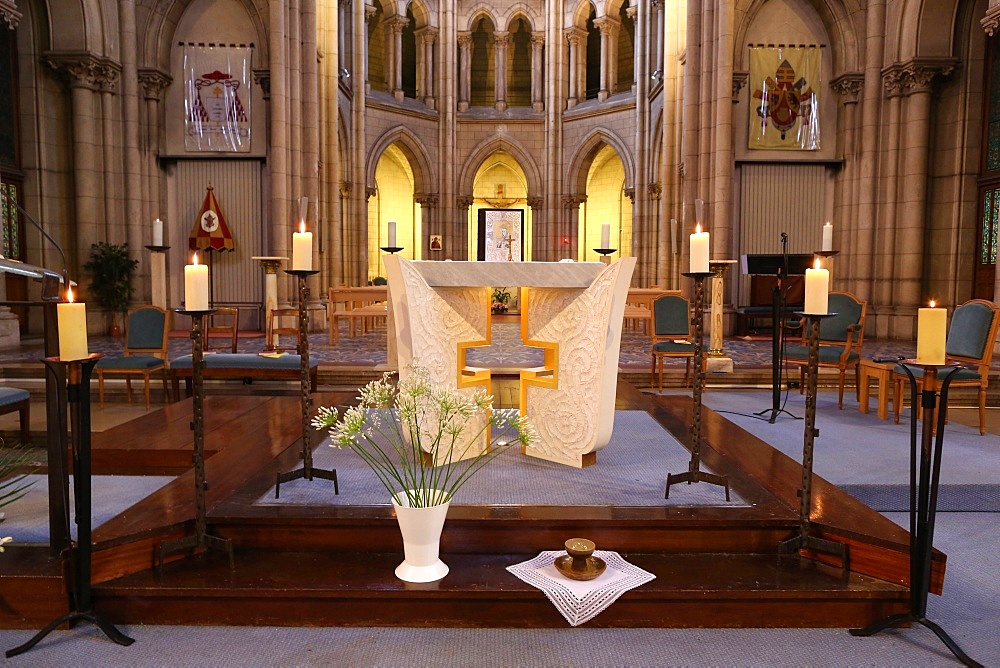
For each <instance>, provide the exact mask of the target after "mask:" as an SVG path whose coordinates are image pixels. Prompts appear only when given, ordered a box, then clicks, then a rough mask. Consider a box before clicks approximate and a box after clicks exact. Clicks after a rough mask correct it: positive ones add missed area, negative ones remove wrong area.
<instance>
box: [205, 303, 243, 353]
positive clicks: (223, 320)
mask: <svg viewBox="0 0 1000 668" xmlns="http://www.w3.org/2000/svg"><path fill="white" fill-rule="evenodd" d="M239 325H240V310H239V309H238V308H234V307H231V306H220V307H218V308H216V309H215V313H212V314H211V315H209V316H208V324H207V325H206V327H205V330H204V332H205V350H226V349H229V350H231V351H232V352H234V353H235V352H236V348H237V344H238V337H239V334H238V332H239ZM212 339H215V340H216V343H213V341H212ZM220 340H221V341H222V343H221V345H220V344H219V343H218V341H220Z"/></svg>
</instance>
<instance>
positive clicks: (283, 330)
mask: <svg viewBox="0 0 1000 668" xmlns="http://www.w3.org/2000/svg"><path fill="white" fill-rule="evenodd" d="M287 318H291V319H292V323H293V324H292V326H291V327H289V326H287V325H286V326H282V324H281V323H283V322H286V320H287ZM267 333H268V336H267V340H268V341H270V342H271V343H272V345H271V347H270V350H273V351H276V352H277V351H284V350H295V351H297V350H298V349H299V309H298V308H295V307H290V308H274V309H271V311H270V312H269V313H268V314H267ZM282 336H293V337H295V342H294V343H293V344H292V345H291V346H288V345H284V346H283V345H281V337H282Z"/></svg>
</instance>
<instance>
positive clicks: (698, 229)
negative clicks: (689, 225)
mask: <svg viewBox="0 0 1000 668" xmlns="http://www.w3.org/2000/svg"><path fill="white" fill-rule="evenodd" d="M694 233H695V234H701V223H695V225H694Z"/></svg>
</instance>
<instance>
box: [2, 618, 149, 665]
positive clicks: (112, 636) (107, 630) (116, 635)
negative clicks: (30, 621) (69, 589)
mask: <svg viewBox="0 0 1000 668" xmlns="http://www.w3.org/2000/svg"><path fill="white" fill-rule="evenodd" d="M79 621H84V622H90V623H91V624H93V625H94V626H96V627H97V628H99V629H101V631H103V632H104V635H106V636H107V637H108V639H109V640H111V641H113V642H116V643H118V644H119V645H122V646H124V647H128V646H129V645H131V644H132V643H134V642H135V638H129V637H128V636H127V635H125V634H124V633H122V632H121V631H119V630H118V629H116V628H115V626H114V624H112V623H111V622H109V621H108V620H106V619H104V618H103V617H101V616H100V615H98V614H97V613H96V612H93V611H87V612H82V611H80V610H74V611H72V612H67V613H66V614H65V615H63V616H62V617H60V618H59V619H54V620H52V621H51V622H50V623H49V625H48V626H46V627H45V628H44V629H42V630H41V631H39V632H38V633H36V634H35V635H34V637H32V639H31V640H29V641H28V642H26V643H24V644H23V645H18V646H17V647H14V648H13V649H9V650H7V652H6V653H5V656H6V657H7V658H8V659H9V658H11V657H12V656H17V655H18V654H24V653H25V652H27V651H28V650H29V649H31V648H32V647H34V646H35V645H37V644H38V643H39V642H40V641H41V640H42V638H44V637H45V636H47V635H49V634H50V633H52V632H53V631H55V630H56V629H57V628H59V627H60V626H63V625H69V626H70V627H72V626H73V625H74V623H75V622H79Z"/></svg>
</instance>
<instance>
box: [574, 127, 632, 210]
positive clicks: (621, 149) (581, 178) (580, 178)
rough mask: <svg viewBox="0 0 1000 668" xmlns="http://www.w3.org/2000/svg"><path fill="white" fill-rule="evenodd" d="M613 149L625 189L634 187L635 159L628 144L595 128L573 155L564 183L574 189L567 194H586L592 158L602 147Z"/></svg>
mask: <svg viewBox="0 0 1000 668" xmlns="http://www.w3.org/2000/svg"><path fill="white" fill-rule="evenodd" d="M605 144H606V145H608V146H610V147H611V148H613V149H614V151H615V153H617V154H618V157H619V158H621V161H622V165H624V167H625V187H626V188H634V187H635V159H634V157H633V155H632V152H631V151H630V150H629V147H628V144H626V143H625V142H623V141H622V140H621V139H619V138H618V136H617V135H615V134H614V133H613V132H611V131H609V130H604V129H601V128H597V129H595V130H594V131H592V132H591V133H590V134H589V135H588V136H587V138H586V139H584V140H583V141H582V142H581V143H580V148H579V149H577V151H576V153H575V154H574V155H573V159H572V160H571V161H570V163H569V169H568V171H567V173H566V183H568V184H572V185H573V186H574V189H573V190H572V191H570V192H569V193H567V194H577V195H582V194H584V193H586V192H587V174H588V172H589V171H590V165H591V164H592V163H593V162H594V157H595V156H596V155H597V153H598V152H599V151H600V150H601V148H602V147H603V146H604V145H605Z"/></svg>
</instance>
